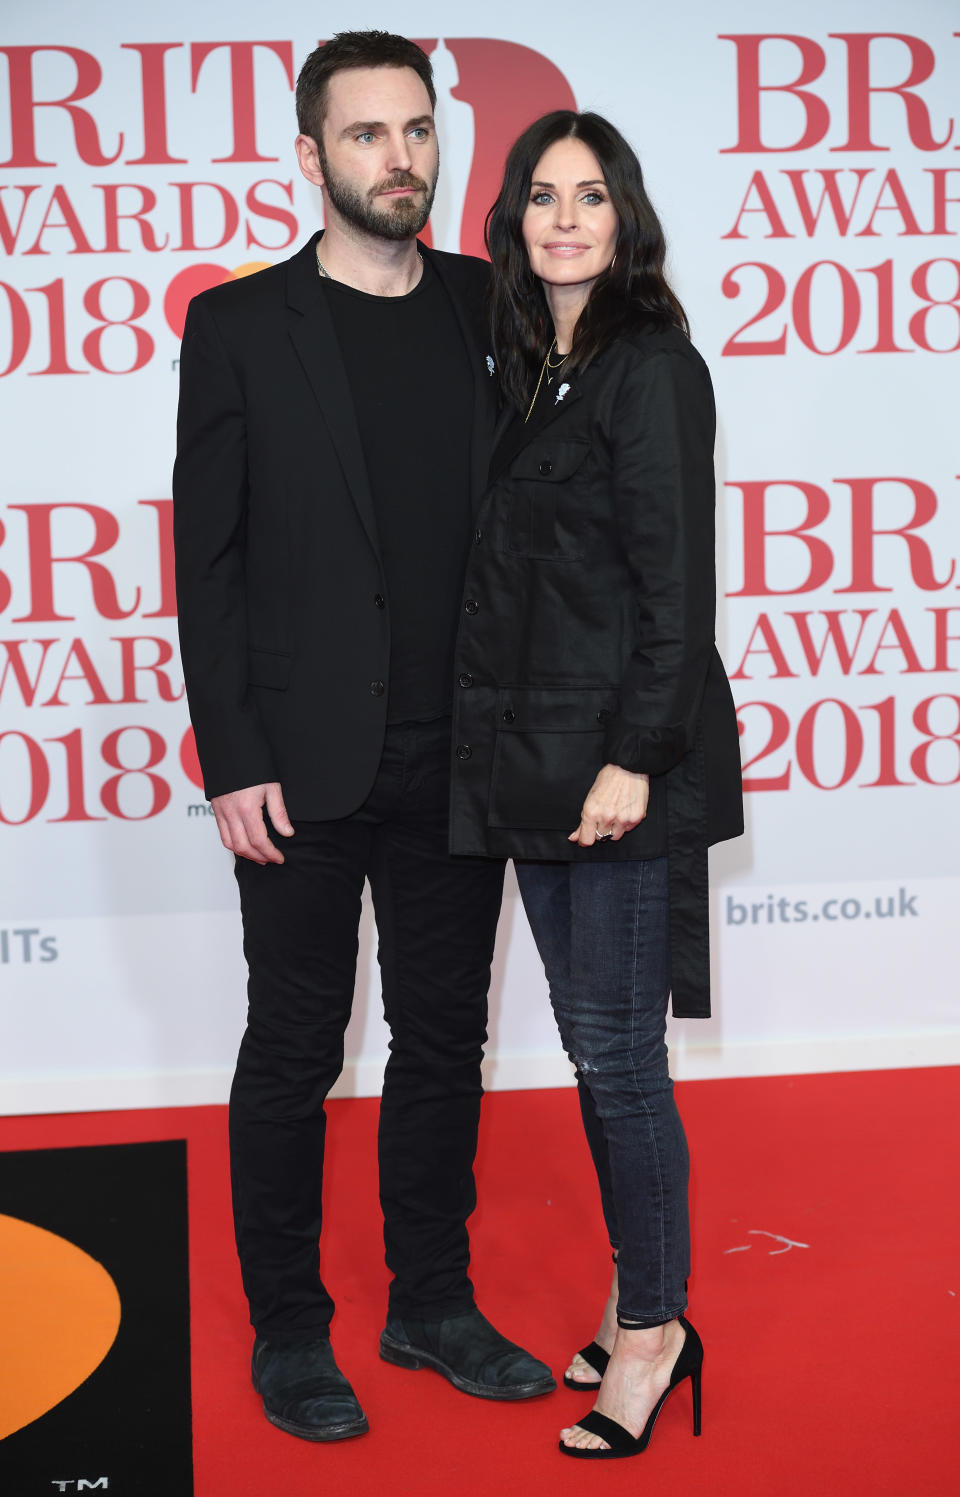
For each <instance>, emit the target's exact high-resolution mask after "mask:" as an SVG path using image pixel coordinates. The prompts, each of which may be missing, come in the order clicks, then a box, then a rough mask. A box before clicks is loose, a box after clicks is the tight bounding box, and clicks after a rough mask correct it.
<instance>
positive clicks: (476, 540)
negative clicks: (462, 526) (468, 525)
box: [473, 530, 483, 546]
mask: <svg viewBox="0 0 960 1497" xmlns="http://www.w3.org/2000/svg"><path fill="white" fill-rule="evenodd" d="M482 540H483V531H482V530H475V531H474V532H473V544H474V545H475V546H479V544H480V542H481V541H482Z"/></svg>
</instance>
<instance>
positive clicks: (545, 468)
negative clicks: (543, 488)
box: [540, 457, 553, 478]
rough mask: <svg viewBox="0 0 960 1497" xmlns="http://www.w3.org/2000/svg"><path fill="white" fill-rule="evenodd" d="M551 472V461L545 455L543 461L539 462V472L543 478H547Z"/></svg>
mask: <svg viewBox="0 0 960 1497" xmlns="http://www.w3.org/2000/svg"><path fill="white" fill-rule="evenodd" d="M552 472H553V463H552V462H551V461H550V459H549V458H548V457H545V458H544V459H543V461H542V462H541V464H540V473H541V475H542V476H543V477H544V478H549V476H550V474H551V473H552Z"/></svg>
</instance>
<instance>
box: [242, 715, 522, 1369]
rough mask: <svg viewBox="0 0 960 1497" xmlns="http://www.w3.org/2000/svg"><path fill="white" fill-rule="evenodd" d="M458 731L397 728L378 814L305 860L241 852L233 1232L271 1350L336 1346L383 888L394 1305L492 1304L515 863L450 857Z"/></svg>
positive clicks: (366, 811)
mask: <svg viewBox="0 0 960 1497" xmlns="http://www.w3.org/2000/svg"><path fill="white" fill-rule="evenodd" d="M449 770H450V724H449V721H447V720H443V721H439V722H434V723H426V724H404V725H401V726H398V727H395V728H388V730H387V736H386V741H385V744H384V751H383V757H382V760H381V763H380V768H379V770H378V773H377V778H376V781H375V783H374V786H373V789H372V791H371V793H370V795H369V797H368V798H367V800H366V802H365V803H364V805H363V806H361V807H360V809H359V810H358V811H356V812H354V813H353V814H352V815H351V816H348V817H345V818H343V819H342V820H339V821H328V822H299V823H295V825H296V835H295V836H293V837H291V838H289V839H287V838H282V837H279V836H276V834H274V840H275V841H276V843H277V845H278V846H280V847H281V848H282V851H283V854H284V857H285V859H286V862H285V863H284V864H283V866H282V867H281V866H277V865H275V864H274V865H267V866H266V867H261V866H259V865H257V864H256V863H252V862H249V861H248V860H245V859H243V858H238V859H237V863H236V875H237V882H238V883H239V886H240V901H241V908H242V912H243V931H244V954H245V955H246V958H247V963H248V966H249V970H250V980H249V984H248V996H249V1010H248V1018H247V1029H246V1033H245V1034H244V1037H243V1042H242V1044H241V1047H240V1056H239V1059H238V1062H237V1072H236V1076H235V1078H234V1082H233V1089H232V1092H231V1097H230V1152H231V1173H232V1179H233V1202H234V1222H235V1228H236V1237H237V1249H238V1252H239V1255H240V1263H241V1268H242V1270H243V1283H244V1288H245V1290H246V1293H247V1298H248V1299H249V1301H250V1319H251V1322H252V1324H253V1325H254V1327H255V1329H256V1331H257V1333H258V1335H261V1336H265V1337H268V1338H270V1339H271V1340H275V1341H280V1340H290V1341H293V1340H298V1339H306V1338H309V1337H312V1336H323V1335H326V1334H327V1332H328V1327H329V1324H330V1318H331V1316H332V1314H333V1308H334V1305H333V1300H332V1298H331V1296H330V1294H329V1292H328V1290H327V1289H326V1287H325V1285H324V1284H323V1282H322V1280H321V1278H320V1274H319V1249H318V1240H319V1237H320V1226H321V1186H322V1180H323V1151H324V1134H325V1128H326V1117H325V1112H324V1100H325V1098H326V1096H327V1093H328V1092H329V1090H330V1088H331V1086H332V1085H333V1083H334V1082H335V1081H336V1079H337V1077H338V1076H339V1074H340V1072H341V1070H342V1067H343V1034H344V1030H345V1028H346V1026H347V1022H348V1020H349V1017H350V1010H351V1006H352V1002H353V990H354V982H355V977H356V961H357V946H358V939H357V927H358V922H359V917H360V899H361V894H362V892H363V885H364V879H365V878H369V880H370V887H371V891H372V894H373V903H374V912H375V915H376V921H377V932H378V937H379V951H378V957H379V961H380V967H381V977H382V986H383V1005H384V1013H385V1015H386V1019H387V1023H388V1024H389V1026H390V1032H391V1040H390V1055H389V1059H388V1061H387V1068H386V1074H385V1077H384V1084H383V1093H382V1098H381V1103H380V1132H379V1166H380V1202H381V1206H382V1208H383V1216H384V1241H385V1245H386V1260H387V1264H388V1267H389V1268H390V1270H391V1272H392V1273H393V1275H394V1277H393V1280H392V1282H391V1286H390V1307H389V1308H390V1311H391V1312H392V1313H394V1314H397V1315H404V1314H407V1315H412V1314H416V1315H419V1316H441V1315H447V1314H454V1313H456V1312H457V1311H460V1310H463V1309H467V1308H469V1307H470V1306H471V1305H472V1304H473V1286H472V1285H471V1282H470V1279H469V1277H468V1275H467V1265H468V1261H469V1242H468V1236H467V1228H466V1221H467V1218H468V1216H469V1215H470V1213H471V1212H472V1210H473V1208H474V1206H475V1204H476V1191H475V1186H474V1179H473V1160H474V1155H475V1152H476V1144H477V1125H478V1122H479V1116H480V1097H481V1081H480V1061H481V1054H482V1047H483V1043H484V1040H485V1039H486V1022H487V989H488V987H489V981H490V962H491V958H492V955H493V946H494V939H495V935H496V925H497V917H498V915H499V911H500V901H501V896H502V889H503V864H502V863H500V862H491V861H488V860H485V859H477V860H473V859H468V858H452V857H450V855H449V854H448V852H447V818H448V795H449Z"/></svg>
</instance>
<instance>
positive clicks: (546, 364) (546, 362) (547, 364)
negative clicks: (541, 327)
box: [523, 338, 570, 426]
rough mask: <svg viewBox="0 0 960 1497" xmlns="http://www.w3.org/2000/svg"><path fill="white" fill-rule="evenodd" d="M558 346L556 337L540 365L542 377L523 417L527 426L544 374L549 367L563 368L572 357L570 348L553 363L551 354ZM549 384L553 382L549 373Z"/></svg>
mask: <svg viewBox="0 0 960 1497" xmlns="http://www.w3.org/2000/svg"><path fill="white" fill-rule="evenodd" d="M556 346H557V340H556V338H554V340H553V342H552V343H551V344H550V347H549V348H548V349H547V356H546V358H545V359H544V361H543V363H542V364H541V366H540V378H539V379H538V380H537V388H536V389H535V390H534V392H533V399H532V400H531V402H530V409H529V410H528V411H527V414H526V415H525V416H524V418H523V424H524V426H526V424H527V422H528V421H529V420H530V417H531V416H532V415H533V408H534V406H535V405H536V403H537V396H538V395H539V394H540V386H541V385H542V384H543V376H544V375H545V374H547V370H548V369H561V368H562V367H563V365H564V364H565V363H566V362H567V359H568V358H569V357H570V354H569V350H568V352H567V353H565V354H564V355H563V357H562V358H560V359H558V360H557V362H556V363H555V364H551V362H550V355H551V354H552V353H553V350H554V349H555V348H556ZM547 384H548V385H552V384H553V377H552V375H549V374H547Z"/></svg>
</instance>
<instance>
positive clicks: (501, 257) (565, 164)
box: [452, 111, 743, 1459]
mask: <svg viewBox="0 0 960 1497" xmlns="http://www.w3.org/2000/svg"><path fill="white" fill-rule="evenodd" d="M488 248H489V252H490V258H491V260H492V262H493V270H494V277H493V287H492V300H491V317H492V336H493V352H494V360H495V364H496V367H497V370H498V373H499V376H500V381H501V385H502V388H503V392H504V395H505V397H506V401H507V406H508V408H507V410H506V411H505V413H504V417H503V419H502V421H501V425H500V429H499V433H498V442H497V444H496V450H495V453H494V460H493V465H492V469H491V487H490V489H489V492H488V494H487V496H486V498H485V500H484V506H483V510H482V511H481V514H480V516H479V517H478V523H477V529H476V531H475V534H474V540H475V543H476V544H475V545H474V547H473V548H472V552H471V558H470V563H469V566H468V571H467V582H466V590H465V593H464V603H463V608H464V614H463V619H462V624H461V630H460V637H459V640H458V665H457V670H458V680H459V687H460V689H459V691H458V693H457V705H456V733H455V743H456V772H455V776H454V789H453V797H452V846H453V850H454V851H455V852H458V853H464V854H473V855H477V854H481V855H487V856H509V857H513V858H514V859H515V862H516V869H517V879H518V882H519V885H520V892H521V895H522V898H523V902H524V906H525V909H526V911H527V915H528V918H529V920H530V924H531V927H532V929H533V934H534V937H535V939H536V942H537V946H538V949H539V951H540V955H541V957H542V959H543V962H544V966H545V969H546V973H547V978H548V980H549V984H550V996H551V1001H552V1003H553V1006H554V1010H555V1013H556V1017H557V1022H558V1025H559V1028H560V1033H561V1037H562V1039H563V1043H564V1046H565V1048H566V1050H567V1052H568V1054H569V1056H570V1058H571V1060H572V1061H573V1063H574V1065H575V1067H576V1070H577V1082H578V1088H579V1095H580V1105H581V1110H582V1114H583V1122H584V1127H585V1130H586V1135H587V1140H588V1143H589V1145H590V1149H591V1152H592V1155H593V1159H594V1163H595V1165H596V1170H597V1175H598V1178H599V1183H600V1193H601V1199H602V1204H603V1211H604V1216H605V1220H606V1225H607V1229H608V1232H609V1235H610V1242H611V1245H612V1247H613V1250H614V1259H615V1262H616V1270H615V1273H614V1285H613V1289H612V1291H611V1298H610V1302H609V1303H608V1305H607V1308H606V1310H605V1312H604V1315H603V1319H602V1321H601V1325H600V1329H599V1331H598V1333H597V1338H596V1341H595V1342H593V1343H591V1344H590V1346H588V1347H586V1348H584V1351H583V1352H582V1353H579V1354H578V1355H577V1356H576V1357H574V1359H573V1361H572V1363H571V1365H570V1367H569V1369H568V1371H567V1375H566V1377H565V1379H564V1381H565V1383H567V1385H568V1386H571V1387H574V1388H578V1387H579V1388H592V1389H595V1390H597V1399H596V1405H595V1408H594V1410H593V1411H592V1412H591V1413H590V1414H586V1415H584V1417H582V1418H581V1419H580V1420H579V1421H578V1423H577V1424H575V1425H571V1426H569V1427H568V1428H566V1429H564V1430H563V1431H562V1434H561V1442H560V1449H561V1450H562V1451H563V1452H564V1453H565V1454H567V1455H572V1456H577V1457H580V1458H590V1459H596V1458H610V1457H612V1456H619V1455H632V1454H635V1453H638V1452H639V1451H640V1450H642V1449H644V1448H645V1446H646V1443H647V1441H648V1440H649V1437H650V1433H651V1431H652V1428H653V1422H654V1420H655V1418H656V1414H657V1412H658V1411H659V1408H660V1406H661V1404H662V1403H663V1400H664V1399H665V1398H666V1396H667V1394H668V1393H669V1392H670V1390H671V1389H672V1388H673V1387H676V1386H677V1385H678V1384H679V1383H680V1382H682V1381H683V1380H684V1379H686V1378H687V1377H689V1378H690V1379H691V1384H692V1389H693V1395H694V1433H699V1384H700V1364H701V1361H702V1356H703V1350H702V1346H701V1344H700V1340H699V1338H698V1336H697V1333H696V1331H695V1330H694V1329H693V1327H692V1326H691V1325H690V1324H689V1322H688V1321H687V1320H686V1319H685V1318H684V1316H683V1311H684V1310H685V1309H686V1278H687V1273H688V1263H689V1226H688V1217H687V1173H688V1161H687V1146H686V1140H685V1137H684V1132H683V1125H682V1123H681V1121H680V1118H679V1115H678V1113H677V1110H676V1105H675V1103H674V1100H673V1094H672V1084H671V1081H670V1077H669V1073H668V1070H667V1052H666V1046H665V1043H664V1033H665V1024H666V1008H667V999H668V994H669V993H670V991H671V990H672V995H673V1012H674V1013H675V1014H676V1015H678V1016H697V1015H706V1014H708V1013H709V969H708V949H707V940H708V925H707V854H706V850H707V847H708V845H709V844H711V843H713V842H717V841H720V840H722V839H723V838H726V837H734V836H737V835H738V834H739V833H740V832H741V831H742V830H743V821H742V804H741V794H740V765H739V755H738V737H737V726H736V718H735V714H734V709H733V703H732V700H731V697H730V689H729V686H728V684H727V679H726V676H725V675H724V671H723V667H722V665H721V663H720V659H719V656H718V655H717V652H716V649H715V646H714V607H715V579H714V520H713V510H714V478H713V457H712V454H713V439H714V407H713V396H712V392H711V387H710V379H709V375H708V373H707V370H706V367H705V366H704V364H703V361H702V360H701V359H700V357H699V355H698V354H697V353H696V351H695V350H694V348H693V347H692V346H691V344H690V342H689V341H688V338H687V323H686V318H685V316H684V312H683V309H682V307H681V306H680V304H679V302H678V301H677V299H676V297H675V296H674V295H673V293H672V292H671V290H670V288H669V286H668V285H667V282H666V280H665V278H664V274H663V262H664V255H665V247H664V240H663V233H662V230H661V228H660V225H659V223H658V221H657V217H656V215H655V213H654V211H653V209H652V207H651V205H650V203H649V200H648V199H647V196H646V193H645V191H644V187H643V179H642V175H641V171H640V165H639V162H638V161H637V158H636V156H635V155H634V153H633V151H632V150H631V148H630V147H629V145H628V144H627V143H626V141H625V140H624V139H623V138H622V136H621V135H620V134H619V133H618V132H617V131H616V130H615V129H614V128H613V126H612V125H610V124H608V123H607V121H605V120H604V119H602V118H600V117H599V116H598V115H594V114H580V115H578V114H574V113H571V112H568V111H558V112H556V113H554V114H549V115H547V116H545V117H544V118H543V119H541V120H538V121H537V122H536V123H535V124H533V125H531V126H530V128H529V129H528V130H526V131H525V132H524V134H523V135H522V136H521V137H520V139H519V140H518V141H517V142H516V144H515V145H514V147H513V149H512V151H511V152H510V155H509V158H508V160H507V165H506V172H505V177H504V182H503V187H502V189H501V192H500V196H499V198H498V199H497V202H496V204H495V205H494V207H493V209H492V210H491V213H490V217H489V220H488Z"/></svg>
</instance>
